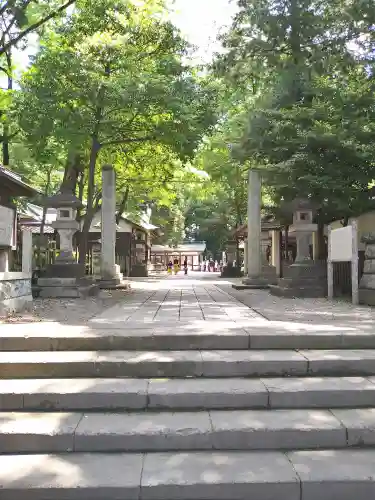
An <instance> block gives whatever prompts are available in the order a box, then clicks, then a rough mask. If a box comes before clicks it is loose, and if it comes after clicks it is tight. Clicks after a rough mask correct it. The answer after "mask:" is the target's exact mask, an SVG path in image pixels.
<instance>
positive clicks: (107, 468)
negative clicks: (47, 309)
mask: <svg viewBox="0 0 375 500" xmlns="http://www.w3.org/2000/svg"><path fill="white" fill-rule="evenodd" d="M209 325H210V323H209V322H207V328H202V327H201V326H194V324H193V323H192V324H190V325H188V324H181V325H179V326H176V325H169V326H168V325H164V324H159V325H148V326H147V325H146V326H145V325H143V327H142V328H139V324H138V327H137V326H136V325H135V324H134V325H133V326H134V327H133V328H126V329H125V328H118V329H114V330H109V329H103V330H100V329H98V330H92V329H89V328H85V327H69V326H65V327H63V326H61V327H58V326H53V327H51V328H48V330H46V329H45V328H42V327H41V325H38V324H35V325H29V326H30V328H29V332H30V333H29V334H28V336H27V337H26V336H25V335H24V334H23V331H22V327H21V326H20V327H14V329H8V328H4V330H3V331H4V333H2V334H1V337H0V350H1V352H0V376H1V380H0V409H1V413H0V450H1V452H2V454H1V455H0V499H1V500H10V499H12V500H14V499H17V500H23V499H25V500H36V499H38V500H67V499H69V500H75V499H77V500H78V499H79V500H91V499H92V500H120V499H122V500H193V499H194V500H221V499H222V500H317V499H319V500H353V499H356V500H361V499H366V500H370V499H371V498H375V449H374V448H373V446H374V444H375V334H371V333H366V332H364V333H363V334H358V332H355V333H350V331H349V332H348V331H346V332H343V333H342V332H340V331H338V330H337V329H335V330H334V329H330V328H329V327H327V329H325V330H324V329H323V330H322V329H320V330H319V331H314V330H313V329H309V330H307V331H301V330H295V331H293V330H292V331H289V330H285V329H282V328H278V327H275V326H271V324H270V323H267V322H266V321H264V322H260V323H258V324H257V325H256V326H253V327H251V326H248V327H246V328H240V327H238V328H230V327H229V326H228V325H226V324H225V322H223V323H222V324H221V327H220V329H219V328H218V325H216V327H215V328H211V329H210V328H209Z"/></svg>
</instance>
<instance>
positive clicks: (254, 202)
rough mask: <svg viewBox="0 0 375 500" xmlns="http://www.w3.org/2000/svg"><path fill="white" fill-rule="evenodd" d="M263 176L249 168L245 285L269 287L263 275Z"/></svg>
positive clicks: (249, 286)
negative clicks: (261, 236) (261, 214)
mask: <svg viewBox="0 0 375 500" xmlns="http://www.w3.org/2000/svg"><path fill="white" fill-rule="evenodd" d="M261 188H262V183H261V177H260V173H259V172H258V171H257V170H252V169H250V170H249V181H248V195H247V235H248V245H247V277H245V278H244V279H243V284H244V287H248V288H267V287H268V282H267V279H266V278H265V277H264V276H263V275H262V255H261V238H260V234H261V220H260V209H261Z"/></svg>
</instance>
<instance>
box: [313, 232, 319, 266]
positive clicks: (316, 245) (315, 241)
mask: <svg viewBox="0 0 375 500" xmlns="http://www.w3.org/2000/svg"><path fill="white" fill-rule="evenodd" d="M312 250H313V260H314V261H316V260H319V235H318V232H317V231H314V232H313V234H312Z"/></svg>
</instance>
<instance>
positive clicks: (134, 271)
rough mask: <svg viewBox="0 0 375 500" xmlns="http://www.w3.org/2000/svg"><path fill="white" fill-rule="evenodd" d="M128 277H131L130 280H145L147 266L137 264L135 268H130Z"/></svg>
mask: <svg viewBox="0 0 375 500" xmlns="http://www.w3.org/2000/svg"><path fill="white" fill-rule="evenodd" d="M129 276H131V277H132V278H147V277H148V271H147V266H145V265H144V264H137V265H135V266H132V268H131V271H130V274H129Z"/></svg>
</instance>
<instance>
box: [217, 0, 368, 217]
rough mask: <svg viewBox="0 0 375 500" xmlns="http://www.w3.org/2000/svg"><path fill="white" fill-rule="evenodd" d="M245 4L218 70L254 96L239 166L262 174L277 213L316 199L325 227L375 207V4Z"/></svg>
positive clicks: (294, 0) (304, 0)
mask: <svg viewBox="0 0 375 500" xmlns="http://www.w3.org/2000/svg"><path fill="white" fill-rule="evenodd" d="M239 6H240V12H239V14H238V16H237V18H236V19H235V22H234V23H233V26H232V28H231V30H230V32H229V33H228V35H227V36H226V37H225V40H224V42H225V44H226V47H227V49H228V50H227V53H226V54H225V56H224V57H222V58H221V59H219V61H218V64H217V67H218V68H219V69H220V71H221V72H222V74H223V75H224V76H226V77H229V80H231V78H232V77H233V75H235V76H236V78H241V79H242V88H243V89H244V90H245V91H247V92H248V93H251V95H252V96H253V98H252V99H251V100H248V101H247V106H246V109H244V110H243V111H241V112H240V116H239V120H240V121H241V120H242V123H243V126H242V131H241V133H239V134H238V135H237V140H236V141H235V142H236V147H235V148H234V150H235V154H236V157H237V159H238V161H239V162H242V163H243V162H249V161H251V162H253V163H255V164H256V165H257V166H258V168H263V171H264V174H263V176H264V178H265V179H266V182H268V183H269V185H270V189H269V190H270V193H272V195H273V197H274V200H273V201H274V203H275V204H276V205H277V204H279V203H280V202H281V200H290V199H292V198H293V197H295V196H301V197H311V198H313V199H314V200H315V201H317V202H318V204H319V205H320V210H319V213H318V220H319V221H320V222H321V223H322V222H326V221H327V220H332V218H333V217H337V216H344V215H345V216H348V215H350V214H351V213H353V211H354V212H356V211H357V210H359V209H360V208H361V209H365V208H366V207H368V206H371V203H372V202H371V201H369V183H371V181H372V179H373V178H374V170H373V165H374V157H373V154H372V151H371V148H369V147H368V144H369V143H371V141H373V130H374V128H373V125H372V123H373V109H374V98H373V95H374V94H373V90H374V89H373V84H372V80H371V78H369V68H370V66H371V65H372V64H373V54H374V46H375V45H374V42H375V38H374V33H373V29H372V27H373V25H374V21H375V12H374V9H373V5H372V2H370V1H367V0H365V1H364V2H361V3H360V5H358V3H357V2H354V1H349V2H347V1H345V2H344V1H343V0H334V1H333V2H325V1H321V0H287V1H282V2H281V1H278V0H277V1H276V2H274V1H272V2H271V1H270V0H253V1H250V0H241V1H239ZM353 48H355V49H356V51H353ZM249 84H250V85H249ZM368 141H370V142H368ZM340 214H341V215H340Z"/></svg>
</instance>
